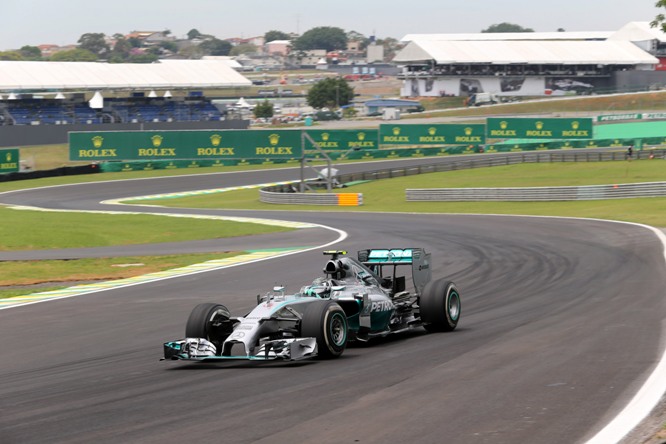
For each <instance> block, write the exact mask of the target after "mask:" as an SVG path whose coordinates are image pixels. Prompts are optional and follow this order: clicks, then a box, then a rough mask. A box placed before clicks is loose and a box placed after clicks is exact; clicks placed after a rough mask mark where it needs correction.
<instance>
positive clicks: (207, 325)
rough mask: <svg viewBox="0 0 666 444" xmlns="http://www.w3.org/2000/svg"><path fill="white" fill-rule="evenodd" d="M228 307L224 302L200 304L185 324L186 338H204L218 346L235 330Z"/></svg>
mask: <svg viewBox="0 0 666 444" xmlns="http://www.w3.org/2000/svg"><path fill="white" fill-rule="evenodd" d="M230 316H231V315H230V314H229V310H228V309H227V307H225V306H224V305H222V304H213V303H205V304H199V305H197V306H196V307H194V309H193V310H192V313H190V317H189V318H188V319H187V325H186V326H185V337H186V338H204V339H207V340H209V341H210V342H212V343H213V344H215V346H216V347H218V349H219V346H220V344H222V343H223V342H224V340H225V339H227V336H229V335H230V334H231V332H232V331H233V323H232V322H231V320H230Z"/></svg>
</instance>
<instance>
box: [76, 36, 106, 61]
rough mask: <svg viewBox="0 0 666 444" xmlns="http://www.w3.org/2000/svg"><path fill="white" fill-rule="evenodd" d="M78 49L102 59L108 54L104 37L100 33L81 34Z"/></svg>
mask: <svg viewBox="0 0 666 444" xmlns="http://www.w3.org/2000/svg"><path fill="white" fill-rule="evenodd" d="M78 44H79V49H85V50H88V51H90V52H92V53H93V54H95V55H97V56H98V57H104V56H105V55H106V54H107V53H108V52H109V45H107V43H106V39H105V35H104V34H103V33H101V32H88V33H86V34H83V35H82V36H81V38H79V41H78Z"/></svg>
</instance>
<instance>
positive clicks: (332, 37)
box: [294, 26, 347, 51]
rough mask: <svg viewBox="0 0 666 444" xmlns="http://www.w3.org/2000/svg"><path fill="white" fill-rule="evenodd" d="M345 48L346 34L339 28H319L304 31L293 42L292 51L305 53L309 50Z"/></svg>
mask: <svg viewBox="0 0 666 444" xmlns="http://www.w3.org/2000/svg"><path fill="white" fill-rule="evenodd" d="M346 48H347V34H345V31H343V30H342V29H340V28H336V27H333V26H320V27H318V28H312V29H310V30H309V31H306V32H305V33H304V34H303V35H302V36H300V37H299V38H297V39H296V41H295V42H294V49H296V50H303V51H307V50H310V49H325V50H326V51H333V50H335V49H346Z"/></svg>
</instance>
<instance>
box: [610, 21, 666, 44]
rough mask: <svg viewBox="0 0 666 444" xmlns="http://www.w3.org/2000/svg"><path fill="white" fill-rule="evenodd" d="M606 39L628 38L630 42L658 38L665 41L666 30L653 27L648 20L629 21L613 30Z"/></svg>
mask: <svg viewBox="0 0 666 444" xmlns="http://www.w3.org/2000/svg"><path fill="white" fill-rule="evenodd" d="M608 40H628V41H630V42H644V41H648V40H658V41H659V42H662V43H663V42H666V32H664V31H662V30H661V28H653V27H652V26H650V22H629V23H627V24H626V25H624V26H623V27H622V28H620V29H619V30H617V31H616V32H614V33H613V34H612V35H611V36H610V37H608Z"/></svg>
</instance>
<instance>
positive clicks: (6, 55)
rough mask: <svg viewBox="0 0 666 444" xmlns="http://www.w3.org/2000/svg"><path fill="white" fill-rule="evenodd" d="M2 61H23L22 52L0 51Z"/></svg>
mask: <svg viewBox="0 0 666 444" xmlns="http://www.w3.org/2000/svg"><path fill="white" fill-rule="evenodd" d="M0 60H4V61H10V62H19V61H21V60H23V57H22V56H21V53H20V52H17V51H0Z"/></svg>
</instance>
